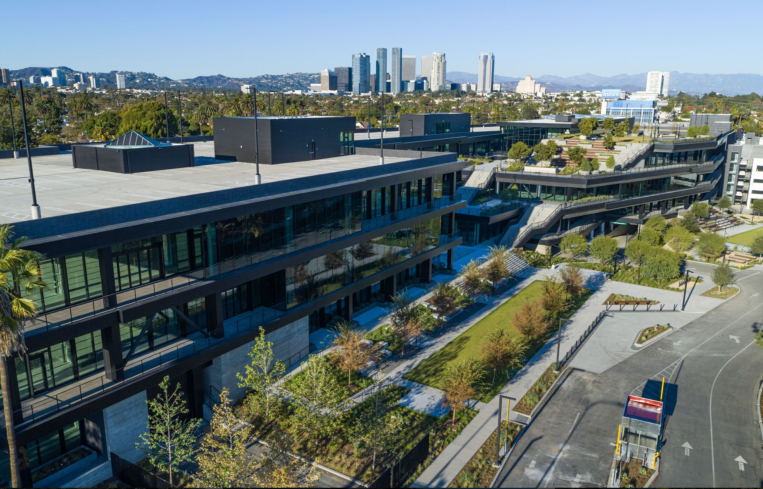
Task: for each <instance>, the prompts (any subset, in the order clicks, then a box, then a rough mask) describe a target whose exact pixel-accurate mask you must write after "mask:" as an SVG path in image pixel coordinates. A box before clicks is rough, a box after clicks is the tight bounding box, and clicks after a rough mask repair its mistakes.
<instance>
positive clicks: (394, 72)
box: [389, 48, 403, 93]
mask: <svg viewBox="0 0 763 489" xmlns="http://www.w3.org/2000/svg"><path fill="white" fill-rule="evenodd" d="M390 62H391V65H390V71H389V86H390V92H392V93H400V92H402V91H403V48H392V59H391V60H390Z"/></svg>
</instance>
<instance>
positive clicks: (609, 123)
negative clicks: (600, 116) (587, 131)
mask: <svg viewBox="0 0 763 489" xmlns="http://www.w3.org/2000/svg"><path fill="white" fill-rule="evenodd" d="M601 127H602V128H604V130H605V131H607V132H612V131H614V130H615V120H614V119H613V118H611V117H605V118H604V121H603V122H602V124H601Z"/></svg>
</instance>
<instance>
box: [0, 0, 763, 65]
mask: <svg viewBox="0 0 763 489" xmlns="http://www.w3.org/2000/svg"><path fill="white" fill-rule="evenodd" d="M760 7H761V3H760V0H739V1H735V2H733V4H728V5H727V4H724V3H722V2H718V1H717V0H714V1H708V0H694V1H686V0H682V1H679V0H659V1H652V0H639V1H636V2H618V1H612V0H609V1H598V0H596V1H586V0H582V1H558V0H541V1H537V2H535V1H533V2H527V1H520V0H508V1H502V2H498V1H482V2H468V1H467V2H465V1H463V0H458V1H450V0H445V1H443V0H440V1H437V2H434V1H420V0H414V1H410V0H408V1H394V0H381V1H373V2H363V3H358V2H337V1H331V2H327V1H320V0H317V1H316V0H311V1H305V0H277V1H262V0H249V1H232V0H219V1H210V0H207V1H197V0H186V1H176V0H175V1H167V0H153V1H143V0H130V1H127V2H111V1H105V2H104V1H97V2H96V1H90V0H76V1H74V2H61V1H58V0H56V1H37V0H23V1H14V2H11V1H7V2H4V5H3V9H2V11H3V17H4V18H5V19H7V20H9V22H4V23H3V27H2V32H3V39H4V42H3V47H2V49H0V66H2V67H8V68H11V69H18V68H23V67H27V66H68V67H70V68H73V69H75V70H82V71H111V70H130V71H146V72H153V73H156V74H158V75H163V76H169V77H171V78H175V79H178V78H188V77H193V76H198V75H213V74H218V73H219V74H223V75H227V76H233V77H244V76H255V75H261V74H265V73H270V74H280V73H294V72H299V71H302V72H317V71H320V70H321V69H324V68H333V67H335V66H349V65H350V58H351V55H352V53H355V52H366V53H368V54H369V55H371V58H372V60H374V59H375V54H376V48H377V47H387V48H391V47H393V46H395V47H402V48H403V54H415V55H417V56H421V55H422V54H427V53H432V52H433V51H442V52H445V53H446V56H447V62H448V66H447V69H448V71H466V72H469V73H476V72H477V56H478V55H479V53H480V52H482V51H492V52H494V53H495V56H496V62H495V65H496V66H495V73H496V74H497V75H503V76H524V75H526V74H532V75H533V76H539V75H545V74H550V75H558V76H570V75H579V74H583V73H594V74H597V75H604V76H611V75H616V74H620V73H628V74H634V73H641V72H645V71H650V70H659V71H680V72H691V73H758V74H763V60H762V59H761V58H760V55H759V51H760V47H761V46H762V45H763V44H761V42H760V37H759V36H760ZM22 40H23V42H22ZM735 46H739V47H740V49H739V50H737V51H736V52H735Z"/></svg>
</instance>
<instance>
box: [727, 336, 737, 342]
mask: <svg viewBox="0 0 763 489" xmlns="http://www.w3.org/2000/svg"><path fill="white" fill-rule="evenodd" d="M729 339H730V340H734V341H736V342H737V343H739V336H731V335H729Z"/></svg>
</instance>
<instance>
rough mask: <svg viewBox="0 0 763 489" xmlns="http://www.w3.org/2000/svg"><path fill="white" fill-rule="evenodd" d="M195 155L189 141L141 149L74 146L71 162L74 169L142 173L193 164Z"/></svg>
mask: <svg viewBox="0 0 763 489" xmlns="http://www.w3.org/2000/svg"><path fill="white" fill-rule="evenodd" d="M193 155H194V153H193V146H192V145H190V144H183V145H177V146H162V147H158V148H140V149H112V148H103V147H100V146H74V147H72V164H73V166H74V168H84V169H87V170H100V171H108V172H113V173H141V172H148V171H154V170H170V169H172V168H186V167H189V166H194V159H193Z"/></svg>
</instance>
